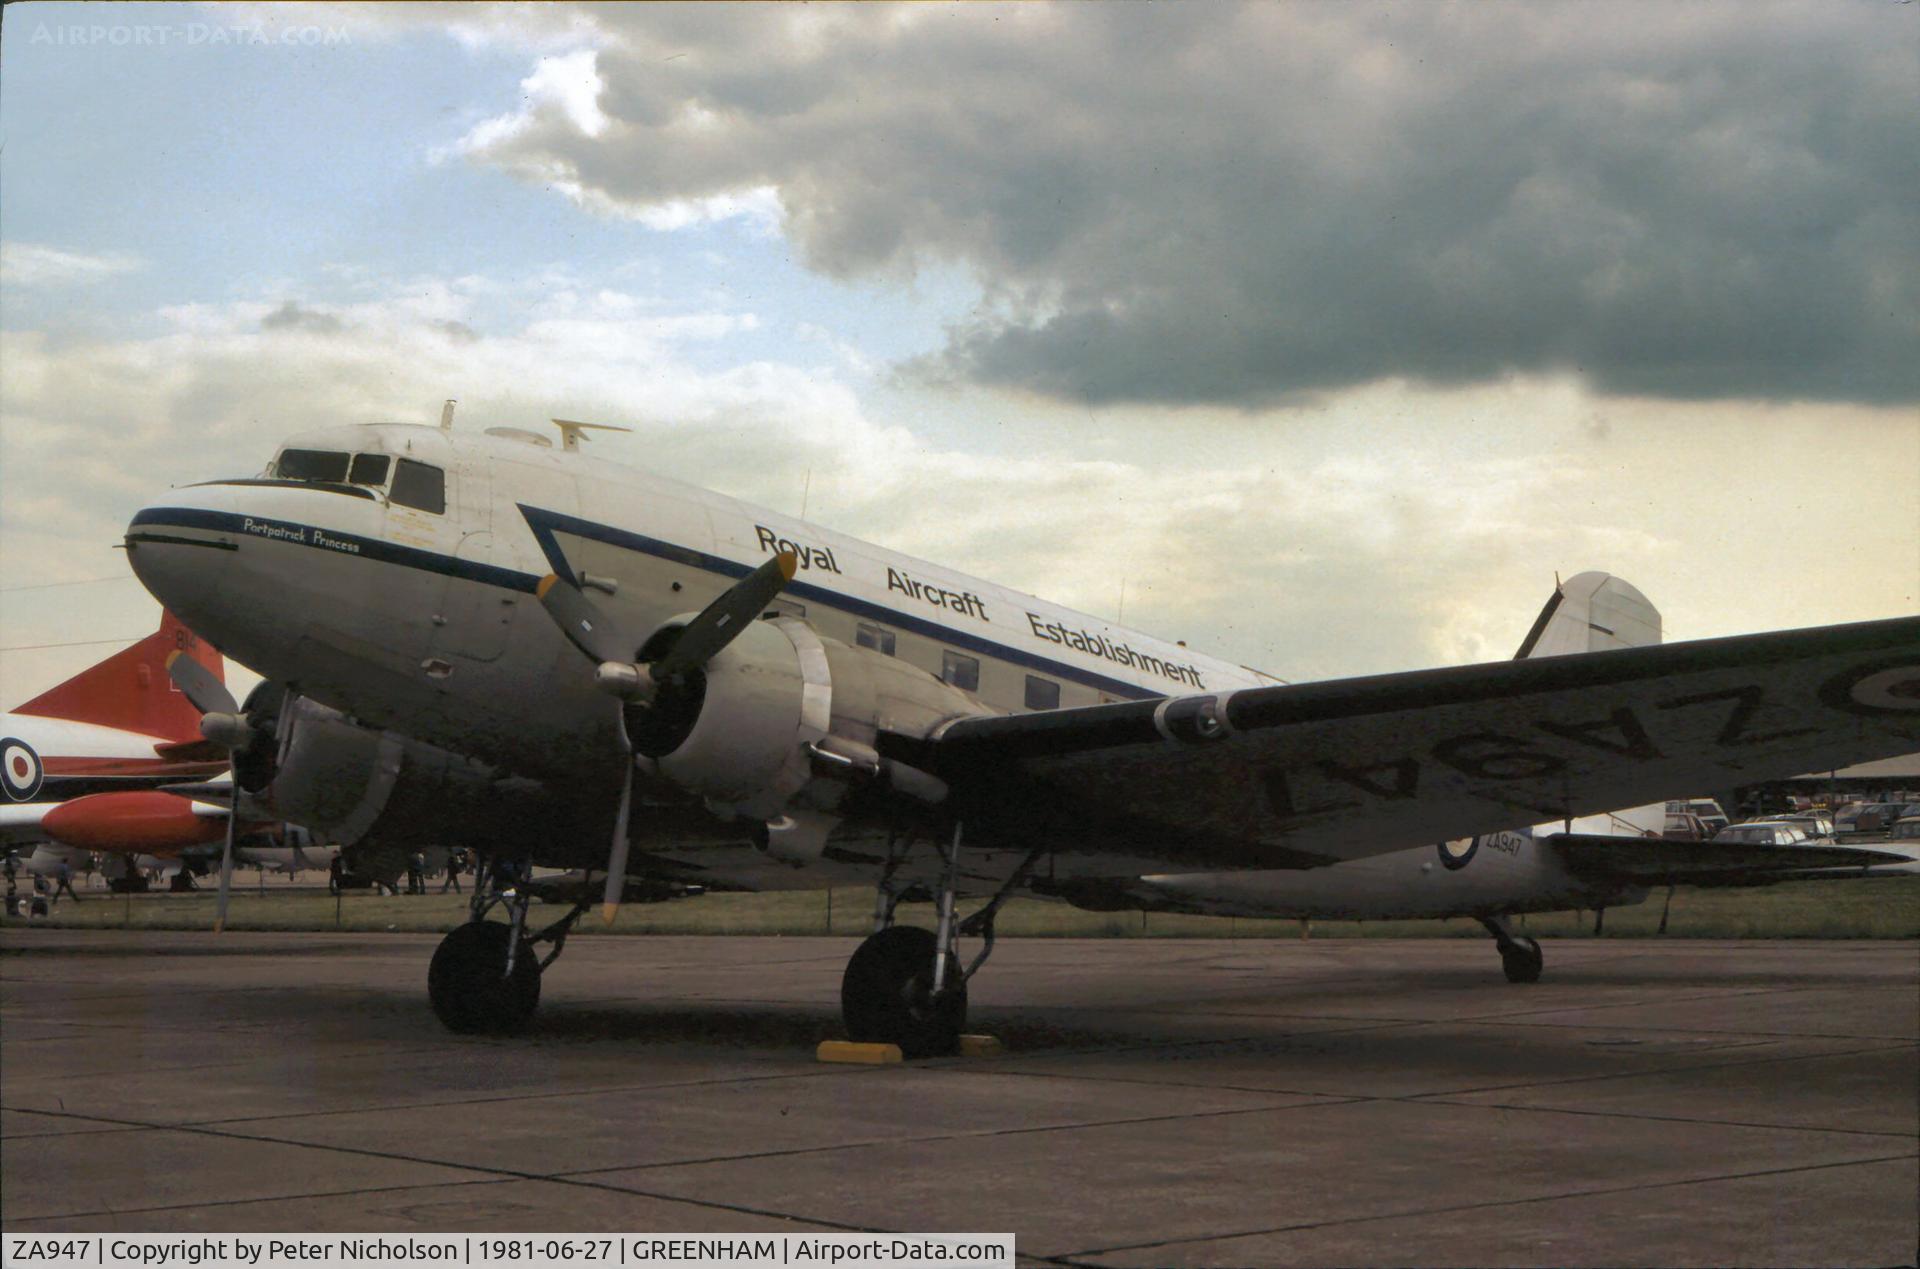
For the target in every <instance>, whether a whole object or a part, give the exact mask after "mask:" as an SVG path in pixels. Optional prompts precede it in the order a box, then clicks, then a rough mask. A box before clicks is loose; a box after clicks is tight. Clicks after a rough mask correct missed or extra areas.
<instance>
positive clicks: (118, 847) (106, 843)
mask: <svg viewBox="0 0 1920 1269" xmlns="http://www.w3.org/2000/svg"><path fill="white" fill-rule="evenodd" d="M176 655H178V656H181V657H183V658H185V659H187V660H189V661H190V662H192V663H193V664H195V665H197V666H199V667H200V668H201V670H202V671H203V672H204V673H205V674H206V675H207V676H208V677H209V678H211V679H213V680H214V681H216V682H217V681H218V680H219V678H220V676H221V674H222V673H223V671H222V662H221V658H220V654H219V653H218V652H216V651H215V650H214V649H213V648H212V647H211V646H210V645H208V644H207V643H205V642H204V641H202V640H201V639H200V638H199V637H198V636H196V635H195V634H194V633H193V632H192V631H191V630H189V629H187V627H185V626H184V625H182V624H181V623H180V621H179V619H178V618H176V617H175V616H173V614H171V613H162V614H161V617H160V628H159V629H158V630H156V631H155V632H154V633H153V634H150V635H148V636H147V637H146V638H144V639H141V640H139V641H137V642H135V643H133V644H132V645H130V646H128V647H125V648H122V649H121V650H120V651H118V652H116V653H114V654H113V655H112V656H109V657H108V658H106V659H105V660H104V661H100V662H98V663H97V664H94V665H91V666H89V667H87V668H86V669H85V670H82V671H81V672H80V673H79V674H76V675H74V676H73V677H72V678H70V679H68V680H66V681H65V682H64V683H61V684H59V685H58V686H56V687H53V688H50V689H49V690H47V691H45V692H42V693H41V694H40V695H38V696H36V697H34V698H33V699H32V700H30V701H28V702H27V703H26V704H24V705H21V706H19V707H18V708H17V709H15V710H13V711H12V712H10V713H8V714H6V715H4V716H0V786H3V787H4V790H5V794H6V796H5V800H4V801H0V843H4V845H5V847H6V848H8V849H14V848H17V847H30V846H31V847H36V848H37V849H36V850H35V851H34V853H33V855H32V856H31V857H30V858H29V861H28V862H29V867H32V868H36V869H44V868H46V867H51V866H56V865H57V864H58V863H59V862H60V861H61V860H63V859H64V860H66V861H67V862H68V863H69V864H72V863H74V862H75V859H76V854H77V853H78V852H85V851H90V850H111V851H115V852H120V853H123V854H128V855H134V856H140V855H144V856H147V857H150V859H151V861H152V862H153V863H155V864H160V863H162V862H163V861H164V862H172V861H176V860H177V859H178V858H179V856H180V854H181V853H182V852H183V851H190V850H191V849H192V848H194V847H196V846H201V845H204V844H206V843H209V842H216V841H218V840H220V836H221V834H222V832H223V831H224V829H223V827H222V823H221V821H222V820H224V818H225V816H226V811H225V809H224V808H223V807H219V806H213V805H207V804H204V803H193V804H190V803H188V802H186V801H183V800H181V799H180V798H176V797H173V796H171V795H169V794H165V793H159V792H155V790H156V789H158V788H159V787H161V786H163V785H166V784H170V783H175V782H178V781H182V780H195V779H204V778H206V777H208V776H211V775H215V774H217V773H220V772H223V771H225V770H226V767H227V755H226V751H225V750H224V749H221V748H219V747H218V746H215V745H212V744H209V743H208V742H207V741H206V740H205V739H204V738H203V737H202V736H201V734H200V712H199V711H198V710H197V709H195V708H194V706H193V705H192V704H191V703H190V702H189V701H188V700H187V698H186V697H185V696H184V695H182V694H181V692H180V690H179V688H177V687H176V686H174V684H173V683H172V682H170V681H169V679H168V674H167V661H168V659H169V658H170V657H174V656H176Z"/></svg>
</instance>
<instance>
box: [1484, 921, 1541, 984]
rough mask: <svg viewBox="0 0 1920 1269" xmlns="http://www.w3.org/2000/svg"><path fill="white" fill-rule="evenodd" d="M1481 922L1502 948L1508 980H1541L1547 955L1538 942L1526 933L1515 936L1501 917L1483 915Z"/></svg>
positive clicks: (1519, 981)
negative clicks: (1543, 952)
mask: <svg viewBox="0 0 1920 1269" xmlns="http://www.w3.org/2000/svg"><path fill="white" fill-rule="evenodd" d="M1480 924H1482V925H1484V926H1486V927H1487V933H1489V934H1491V935H1493V944H1494V946H1495V947H1497V948H1499V949H1500V968H1501V969H1503V970H1505V971H1506V974H1507V981H1508V982H1510V983H1537V982H1539V981H1540V970H1541V969H1542V968H1543V967H1544V966H1545V964H1546V957H1545V956H1544V955H1543V954H1542V953H1541V951H1540V944H1539V943H1538V942H1536V941H1534V940H1533V939H1531V938H1528V937H1526V936H1525V935H1522V936H1521V937H1519V938H1515V937H1513V935H1512V934H1511V933H1509V932H1508V930H1507V927H1506V925H1505V923H1503V922H1502V921H1501V920H1500V918H1499V917H1481V918H1480Z"/></svg>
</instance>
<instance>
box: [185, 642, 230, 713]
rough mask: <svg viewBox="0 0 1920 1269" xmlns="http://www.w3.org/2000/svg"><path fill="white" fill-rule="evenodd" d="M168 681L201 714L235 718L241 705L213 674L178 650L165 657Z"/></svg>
mask: <svg viewBox="0 0 1920 1269" xmlns="http://www.w3.org/2000/svg"><path fill="white" fill-rule="evenodd" d="M167 677H168V678H170V679H172V680H173V685H174V686H175V687H177V688H179V689H180V692H181V695H183V696H185V697H186V698H187V700H188V701H189V702H191V703H192V705H193V707H194V708H195V709H197V710H199V711H200V712H201V713H202V714H237V713H239V712H240V703H239V702H238V701H236V700H234V699H233V693H232V692H229V691H228V690H227V685H226V684H225V683H222V682H221V681H220V680H219V679H217V678H215V677H213V672H212V671H211V670H209V669H207V667H206V666H204V665H201V664H200V663H199V662H198V661H196V660H194V659H193V658H192V657H190V656H184V655H182V654H181V652H180V650H179V649H175V650H174V651H172V652H169V653H168V654H167Z"/></svg>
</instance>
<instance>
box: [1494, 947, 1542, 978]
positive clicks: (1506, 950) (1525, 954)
mask: <svg viewBox="0 0 1920 1269" xmlns="http://www.w3.org/2000/svg"><path fill="white" fill-rule="evenodd" d="M1545 964H1546V957H1545V956H1544V955H1543V954H1542V953H1541V951H1540V944H1539V942H1538V941H1536V940H1534V939H1531V938H1517V939H1515V940H1513V942H1511V943H1509V944H1508V945H1507V946H1505V947H1503V948H1501V949H1500V968H1501V969H1503V970H1505V971H1506V973H1507V981H1508V982H1510V983H1537V982H1539V981H1540V971H1541V969H1542V968H1543V967H1544V966H1545Z"/></svg>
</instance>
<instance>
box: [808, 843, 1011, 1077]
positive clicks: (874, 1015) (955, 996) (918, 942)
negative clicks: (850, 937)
mask: <svg viewBox="0 0 1920 1269" xmlns="http://www.w3.org/2000/svg"><path fill="white" fill-rule="evenodd" d="M895 846H896V842H895V841H894V840H891V839H890V840H889V841H888V843H887V866H886V870H885V871H884V872H883V873H882V874H881V878H880V884H879V888H878V895H877V897H876V900H875V904H874V925H875V926H876V929H875V930H874V932H873V934H871V935H870V936H868V938H867V940H866V941H865V942H864V943H862V944H860V946H859V948H858V949H857V950H856V951H855V952H854V954H853V959H852V960H850V961H848V962H847V972H846V974H845V975H844V976H843V977H842V978H841V980H840V1012H841V1016H842V1018H843V1019H844V1020H845V1022H846V1025H847V1035H848V1036H849V1037H850V1038H851V1039H853V1040H856V1041H859V1042H862V1043H868V1044H897V1045H899V1046H900V1052H901V1053H902V1054H903V1055H905V1056H907V1057H938V1056H940V1055H942V1054H947V1053H952V1052H953V1051H954V1050H955V1049H956V1048H958V1047H959V1043H960V1032H961V1030H962V1029H963V1028H964V1027H965V1026H966V1021H967V982H968V980H970V979H971V978H972V977H973V976H974V974H976V973H977V972H979V969H980V967H981V966H982V965H984V964H986V961H987V957H989V956H991V955H992V954H993V923H994V918H995V916H997V915H998V914H999V911H1000V908H1001V905H1003V904H1004V903H1005V902H1006V901H1007V899H1008V898H1009V897H1010V896H1011V895H1012V894H1013V892H1014V890H1015V889H1016V888H1017V887H1019V886H1020V885H1021V883H1023V882H1024V881H1025V880H1026V878H1027V875H1028V874H1029V873H1030V872H1031V871H1032V870H1033V866H1034V864H1036V863H1037V862H1038V861H1039V858H1040V852H1039V851H1038V850H1035V851H1034V852H1033V853H1032V854H1030V855H1028V856H1027V859H1026V862H1025V863H1023V864H1021V866H1020V867H1019V868H1018V869H1016V870H1015V871H1014V873H1013V875H1012V876H1011V877H1009V878H1007V881H1006V884H1005V885H1003V886H1001V887H1000V889H999V891H998V892H996V893H995V894H994V896H993V898H992V899H990V900H988V901H987V904H986V906H985V907H983V908H981V909H980V910H979V911H978V912H975V913H974V914H973V915H972V916H970V917H967V918H966V919H965V920H956V918H955V916H954V910H953V909H954V902H955V900H956V899H957V897H958V891H959V885H960V825H959V824H957V823H956V824H955V825H954V826H953V835H952V837H951V838H950V839H949V841H948V843H947V845H946V846H945V847H944V848H943V849H941V851H940V854H941V862H942V864H943V865H944V867H943V869H942V872H941V881H940V892H939V894H938V895H937V896H935V902H936V903H937V905H938V910H939V914H940V917H939V922H938V925H937V927H936V928H935V929H934V930H932V931H928V930H922V929H918V928H915V927H912V926H901V925H895V924H893V911H894V908H895V907H896V906H897V905H898V903H899V902H900V899H901V898H902V896H901V895H900V894H898V893H897V892H896V891H895V890H894V889H893V875H894V872H895V871H896V869H897V868H898V867H899V864H900V857H899V855H898V854H897V853H896V851H895ZM962 935H966V936H968V937H975V936H977V937H979V938H980V940H981V947H980V951H979V952H978V953H977V954H976V955H975V956H974V958H973V960H972V961H971V962H969V963H967V964H966V965H965V966H964V967H963V966H962V963H961V960H960V947H959V944H960V937H961V936H962Z"/></svg>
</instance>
